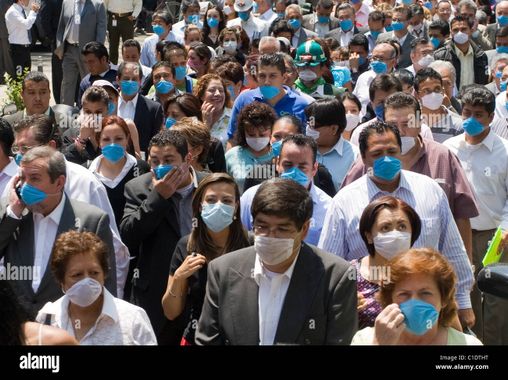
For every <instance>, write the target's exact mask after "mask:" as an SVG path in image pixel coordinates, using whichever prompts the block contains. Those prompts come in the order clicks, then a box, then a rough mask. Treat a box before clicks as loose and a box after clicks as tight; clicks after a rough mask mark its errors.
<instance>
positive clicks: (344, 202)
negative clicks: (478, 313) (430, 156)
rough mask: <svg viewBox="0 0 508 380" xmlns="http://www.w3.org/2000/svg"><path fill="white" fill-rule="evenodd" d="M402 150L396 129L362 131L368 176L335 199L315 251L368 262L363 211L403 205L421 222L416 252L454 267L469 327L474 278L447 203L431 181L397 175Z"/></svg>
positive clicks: (463, 318)
mask: <svg viewBox="0 0 508 380" xmlns="http://www.w3.org/2000/svg"><path fill="white" fill-rule="evenodd" d="M394 96H395V95H394ZM404 96H407V95H405V94H404ZM401 146H402V142H401V138H400V133H399V130H398V128H397V127H396V126H394V125H391V124H385V123H383V122H379V121H378V122H376V123H374V124H372V125H369V126H368V127H367V128H365V129H364V130H363V132H362V133H361V135H360V154H361V156H362V160H363V163H364V165H365V167H366V168H367V173H366V174H365V175H363V176H362V177H360V178H359V179H358V180H356V181H354V182H352V183H351V184H349V185H347V186H345V187H344V188H342V189H341V190H340V191H339V192H338V193H337V195H335V197H334V198H333V200H332V206H331V207H330V208H329V209H328V211H327V213H326V217H325V224H324V226H323V230H322V232H321V238H320V240H319V244H318V247H320V248H322V249H324V250H326V251H328V252H331V253H334V254H336V255H338V256H340V257H343V258H345V259H346V260H352V259H358V258H361V257H363V256H366V255H367V254H368V253H367V250H366V247H365V244H364V242H363V240H362V237H361V235H360V233H359V231H358V227H359V220H360V216H361V215H362V212H363V210H364V208H365V207H366V206H367V205H368V204H369V203H370V202H372V201H373V200H374V199H377V198H379V197H380V196H383V195H392V196H394V197H397V198H399V199H401V200H403V201H405V202H406V203H407V204H409V205H410V206H411V207H412V208H413V209H414V210H415V211H416V212H417V213H418V215H419V216H420V218H421V220H422V231H421V234H420V237H419V238H418V240H416V242H415V244H414V247H429V248H434V249H436V250H439V252H441V253H442V254H443V255H444V256H445V257H446V258H447V259H448V261H449V262H450V263H451V264H452V266H453V267H454V269H455V273H456V275H457V277H458V286H457V294H456V300H457V303H458V308H459V318H460V319H461V322H462V323H463V324H467V325H469V326H472V324H473V323H474V315H472V310H471V300H470V296H469V293H470V291H471V288H472V285H473V273H472V270H471V265H470V262H469V260H468V256H467V253H466V249H465V247H464V243H463V241H462V238H461V235H460V233H459V230H458V228H457V225H456V224H455V221H454V219H453V214H452V212H451V210H450V206H449V200H448V199H447V197H446V194H445V193H444V191H443V190H442V189H441V187H440V186H439V185H438V184H437V183H436V181H435V180H434V179H432V178H430V177H428V176H425V175H422V174H418V173H414V172H412V171H407V170H401V169H402V163H401V157H402V156H401Z"/></svg>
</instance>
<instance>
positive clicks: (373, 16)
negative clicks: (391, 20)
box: [368, 11, 385, 22]
mask: <svg viewBox="0 0 508 380" xmlns="http://www.w3.org/2000/svg"><path fill="white" fill-rule="evenodd" d="M368 20H369V21H382V22H384V21H385V15H384V14H383V12H381V11H372V12H370V13H369V19H368Z"/></svg>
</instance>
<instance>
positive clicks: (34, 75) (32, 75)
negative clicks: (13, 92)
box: [21, 71, 50, 91]
mask: <svg viewBox="0 0 508 380" xmlns="http://www.w3.org/2000/svg"><path fill="white" fill-rule="evenodd" d="M28 81H31V82H35V83H40V82H45V83H46V84H47V85H48V88H49V87H50V86H49V79H48V77H47V76H46V75H44V73H41V72H40V71H30V72H29V73H28V74H26V76H25V77H24V78H23V82H22V83H21V90H22V91H25V87H26V82H28Z"/></svg>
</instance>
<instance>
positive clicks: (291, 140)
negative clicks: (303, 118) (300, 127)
mask: <svg viewBox="0 0 508 380" xmlns="http://www.w3.org/2000/svg"><path fill="white" fill-rule="evenodd" d="M285 144H295V145H297V146H301V147H304V146H308V147H309V148H310V150H311V151H312V163H314V162H316V157H317V143H316V140H314V139H313V138H312V137H309V136H305V135H303V134H296V135H289V136H286V137H285V138H284V139H283V140H282V145H281V148H280V152H281V155H282V151H283V149H284V145H285Z"/></svg>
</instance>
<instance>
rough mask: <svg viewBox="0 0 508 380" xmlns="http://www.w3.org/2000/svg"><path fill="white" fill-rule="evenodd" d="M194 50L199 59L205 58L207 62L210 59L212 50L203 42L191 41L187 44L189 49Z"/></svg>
mask: <svg viewBox="0 0 508 380" xmlns="http://www.w3.org/2000/svg"><path fill="white" fill-rule="evenodd" d="M191 50H194V51H195V52H196V54H197V56H198V57H199V58H200V59H206V60H207V63H209V62H210V59H212V52H211V50H210V49H209V48H208V46H206V45H205V44H204V43H203V42H193V43H191V44H190V46H189V51H191Z"/></svg>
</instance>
